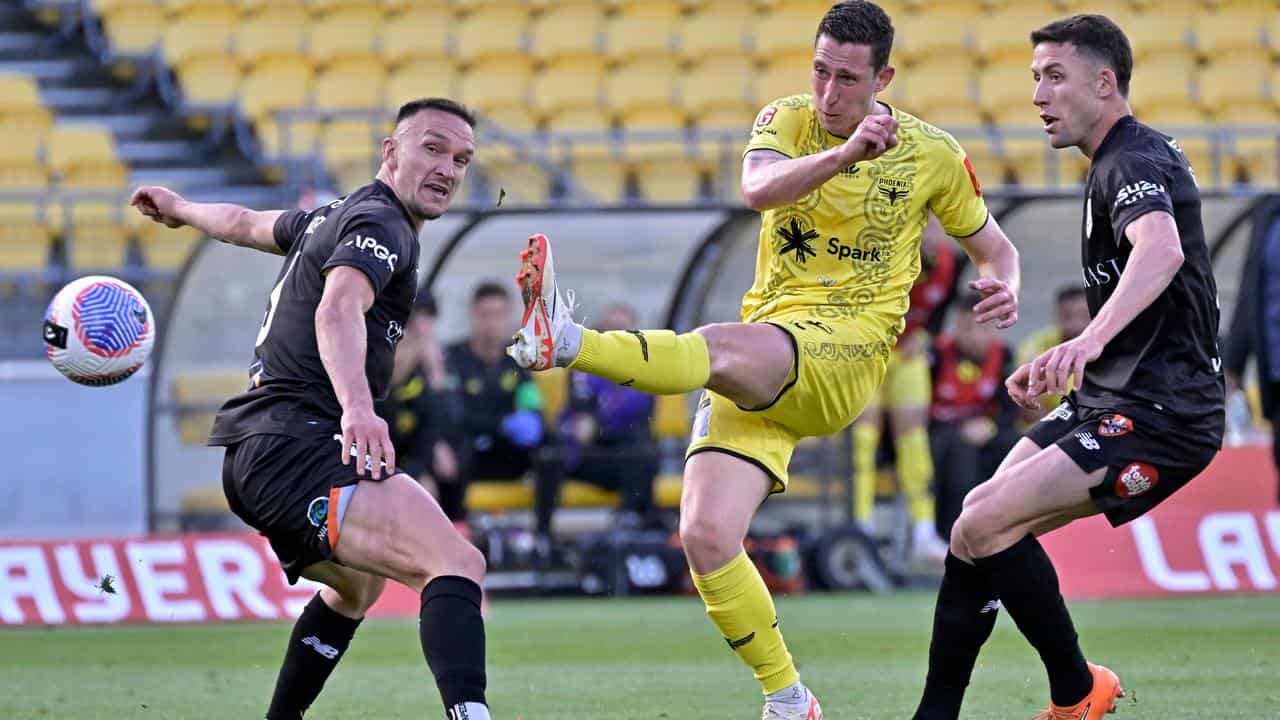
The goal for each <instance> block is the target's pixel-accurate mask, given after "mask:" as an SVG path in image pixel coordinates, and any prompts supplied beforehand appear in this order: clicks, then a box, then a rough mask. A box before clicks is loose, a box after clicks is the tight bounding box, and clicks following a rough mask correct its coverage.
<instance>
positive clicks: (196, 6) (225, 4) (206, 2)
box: [160, 0, 240, 21]
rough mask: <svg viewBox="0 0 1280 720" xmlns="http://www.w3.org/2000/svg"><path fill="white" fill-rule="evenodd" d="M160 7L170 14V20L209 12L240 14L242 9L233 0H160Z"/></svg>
mask: <svg viewBox="0 0 1280 720" xmlns="http://www.w3.org/2000/svg"><path fill="white" fill-rule="evenodd" d="M160 7H162V8H164V11H165V12H166V13H168V15H169V18H170V20H171V21H172V20H173V19H174V18H175V17H181V16H183V15H186V14H187V13H202V12H205V11H208V10H231V11H233V12H235V13H236V14H239V12H240V8H239V6H238V5H237V4H236V3H235V2H232V1H231V0H160Z"/></svg>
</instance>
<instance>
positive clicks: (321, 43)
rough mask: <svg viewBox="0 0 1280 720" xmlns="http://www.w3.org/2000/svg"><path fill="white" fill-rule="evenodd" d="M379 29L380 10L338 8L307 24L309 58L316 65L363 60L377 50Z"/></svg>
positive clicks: (380, 24)
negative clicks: (338, 9) (308, 29)
mask: <svg viewBox="0 0 1280 720" xmlns="http://www.w3.org/2000/svg"><path fill="white" fill-rule="evenodd" d="M381 30H382V13H381V11H380V10H378V9H377V8H356V9H353V10H342V11H340V12H333V13H330V14H328V15H325V16H323V17H321V18H320V19H318V20H315V21H314V22H312V23H311V29H310V32H309V33H308V37H307V41H308V42H307V46H308V50H309V52H310V55H311V58H312V59H313V60H315V61H316V63H317V64H320V65H328V64H331V63H335V62H341V61H344V60H363V59H366V58H370V57H372V56H373V54H374V52H375V51H376V50H377V48H378V45H379V43H380V41H381V38H380V37H379V34H380V32H381ZM379 65H381V63H379Z"/></svg>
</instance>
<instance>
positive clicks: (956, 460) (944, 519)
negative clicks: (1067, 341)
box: [929, 294, 1018, 540]
mask: <svg viewBox="0 0 1280 720" xmlns="http://www.w3.org/2000/svg"><path fill="white" fill-rule="evenodd" d="M981 299H982V298H981V296H979V295H976V294H971V295H969V296H968V297H966V298H965V299H964V301H963V302H961V303H960V304H958V305H956V307H955V312H954V313H953V317H954V327H953V328H952V331H951V333H950V334H947V335H940V336H938V338H937V339H936V340H935V341H934V343H933V349H932V352H931V353H930V365H931V370H932V380H933V403H932V405H931V406H930V409H929V420H930V422H929V444H930V446H931V447H932V449H933V466H934V468H935V472H934V488H935V495H936V497H937V515H938V534H939V535H940V536H941V537H944V538H948V540H949V539H950V537H951V525H952V524H953V523H955V520H956V517H958V516H959V515H960V507H961V503H962V502H963V501H964V496H965V495H967V494H968V493H969V491H970V490H972V489H973V488H975V487H977V485H978V483H980V482H982V481H983V480H984V479H986V478H989V477H991V476H992V475H994V474H995V471H996V468H997V467H999V466H1000V460H1001V459H1002V458H1003V457H1004V456H1005V455H1006V454H1008V452H1009V450H1011V449H1012V448H1013V445H1014V443H1016V442H1017V441H1018V431H1017V430H1016V429H1015V427H1014V425H1015V420H1016V418H1017V408H1016V407H1015V405H1014V404H1013V401H1012V400H1010V399H1009V394H1008V393H1007V392H1005V389H1004V378H1006V377H1008V376H1009V374H1011V373H1012V372H1013V369H1014V365H1013V353H1011V352H1010V351H1009V348H1008V346H1006V345H1005V344H1004V341H1003V340H1001V339H1000V336H999V335H998V334H997V333H996V332H995V330H993V329H992V328H990V327H989V326H986V325H980V324H978V322H977V321H976V320H975V318H974V313H973V311H972V310H971V309H970V308H971V307H972V306H973V305H974V304H976V303H977V302H978V301H979V300H981Z"/></svg>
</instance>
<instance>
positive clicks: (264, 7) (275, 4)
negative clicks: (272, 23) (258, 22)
mask: <svg viewBox="0 0 1280 720" xmlns="http://www.w3.org/2000/svg"><path fill="white" fill-rule="evenodd" d="M235 2H236V4H238V5H239V6H240V12H241V13H243V14H244V15H245V16H249V15H256V14H258V13H261V12H266V11H273V10H289V11H295V10H302V11H304V12H308V13H309V12H310V6H309V4H308V0H235Z"/></svg>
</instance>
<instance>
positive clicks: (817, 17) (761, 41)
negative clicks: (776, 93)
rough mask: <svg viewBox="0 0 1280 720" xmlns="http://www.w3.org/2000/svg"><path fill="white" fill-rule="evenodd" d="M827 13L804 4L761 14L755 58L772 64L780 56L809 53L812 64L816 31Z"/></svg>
mask: <svg viewBox="0 0 1280 720" xmlns="http://www.w3.org/2000/svg"><path fill="white" fill-rule="evenodd" d="M828 7H829V6H828ZM825 12H826V10H825V9H819V8H818V6H816V5H801V6H798V7H787V8H778V9H776V10H774V11H773V12H770V13H766V14H764V15H761V16H760V18H759V19H758V20H757V21H756V23H755V25H756V33H755V48H756V58H757V59H759V60H761V61H764V62H766V63H773V61H774V60H775V59H776V58H779V57H786V56H792V55H806V56H808V58H809V60H808V64H809V65H810V66H812V63H813V40H814V34H815V33H816V32H817V31H818V23H819V22H821V20H822V16H823V14H824V13H825Z"/></svg>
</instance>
